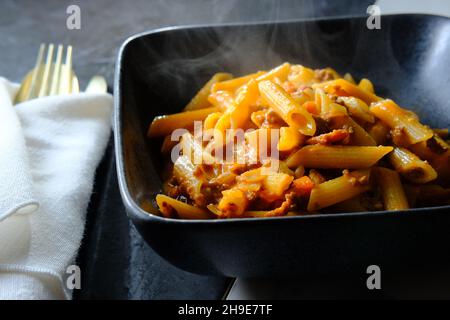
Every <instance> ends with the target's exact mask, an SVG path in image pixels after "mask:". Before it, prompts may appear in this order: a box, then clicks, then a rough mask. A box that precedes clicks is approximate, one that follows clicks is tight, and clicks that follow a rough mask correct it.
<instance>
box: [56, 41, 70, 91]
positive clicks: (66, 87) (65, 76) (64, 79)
mask: <svg viewBox="0 0 450 320" xmlns="http://www.w3.org/2000/svg"><path fill="white" fill-rule="evenodd" d="M71 87H72V46H67V51H66V60H65V63H64V68H63V72H62V74H61V86H60V90H59V92H58V93H59V94H62V93H71V91H72V88H71Z"/></svg>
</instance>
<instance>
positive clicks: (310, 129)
mask: <svg viewBox="0 0 450 320" xmlns="http://www.w3.org/2000/svg"><path fill="white" fill-rule="evenodd" d="M259 91H260V94H261V96H262V97H263V98H264V100H265V101H267V103H268V104H269V106H270V107H272V108H273V109H274V110H275V112H277V113H278V115H279V116H280V117H281V118H282V119H283V120H284V121H285V122H286V123H287V124H289V126H291V127H292V128H294V129H297V130H299V131H300V132H301V133H302V134H304V135H307V136H312V135H314V133H315V132H316V122H315V121H314V119H313V117H312V115H311V114H310V113H309V112H308V111H306V110H304V109H302V108H301V107H300V106H299V105H298V104H297V102H295V100H294V99H292V97H291V96H290V95H289V94H288V93H286V92H285V91H284V90H283V89H282V88H281V87H280V86H279V85H277V84H275V83H273V82H271V81H269V80H266V81H261V82H260V83H259Z"/></svg>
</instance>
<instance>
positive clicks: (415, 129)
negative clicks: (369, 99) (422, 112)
mask: <svg viewBox="0 0 450 320" xmlns="http://www.w3.org/2000/svg"><path fill="white" fill-rule="evenodd" d="M370 112H372V113H373V114H374V115H375V116H376V117H377V118H378V119H380V120H382V121H383V122H385V123H386V124H387V125H388V126H389V127H391V128H392V129H393V128H397V129H398V134H397V135H398V136H400V137H399V138H400V139H402V141H403V143H401V144H406V145H411V144H415V143H418V142H421V141H426V140H428V139H430V138H431V137H432V136H433V130H431V129H430V128H428V127H426V126H424V125H422V124H421V123H420V122H419V121H418V120H417V119H416V117H414V116H411V113H409V112H406V111H405V110H403V109H402V108H400V107H399V106H398V105H397V104H396V103H395V102H393V101H392V100H382V101H379V102H377V103H375V104H373V105H372V106H371V107H370Z"/></svg>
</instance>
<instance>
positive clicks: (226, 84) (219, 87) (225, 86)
mask: <svg viewBox="0 0 450 320" xmlns="http://www.w3.org/2000/svg"><path fill="white" fill-rule="evenodd" d="M265 73H266V72H264V71H258V72H256V73H253V74H249V75H246V76H243V77H239V78H234V79H231V80H226V81H222V82H218V83H215V84H213V85H212V87H211V92H217V91H229V92H234V91H236V89H238V88H239V87H241V86H243V85H244V84H246V83H247V82H249V81H250V80H252V79H256V78H258V77H259V76H261V75H263V74H265Z"/></svg>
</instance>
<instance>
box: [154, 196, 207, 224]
mask: <svg viewBox="0 0 450 320" xmlns="http://www.w3.org/2000/svg"><path fill="white" fill-rule="evenodd" d="M156 203H157V204H158V207H159V210H160V211H161V212H162V214H163V215H164V217H166V218H171V217H172V215H173V214H174V213H175V214H176V215H177V216H178V217H179V218H181V219H209V218H211V215H210V214H209V213H208V211H206V210H205V209H202V208H199V207H194V206H191V205H189V204H187V203H184V202H181V201H178V200H176V199H173V198H171V197H168V196H166V195H164V194H158V195H157V196H156Z"/></svg>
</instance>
